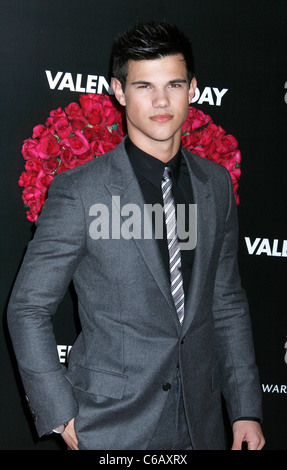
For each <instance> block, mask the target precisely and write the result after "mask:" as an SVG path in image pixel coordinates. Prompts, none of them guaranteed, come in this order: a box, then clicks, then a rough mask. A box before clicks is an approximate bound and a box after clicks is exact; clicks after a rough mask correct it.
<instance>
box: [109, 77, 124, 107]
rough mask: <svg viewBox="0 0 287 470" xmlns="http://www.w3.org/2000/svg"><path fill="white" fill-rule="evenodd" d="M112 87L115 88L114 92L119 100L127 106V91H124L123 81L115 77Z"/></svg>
mask: <svg viewBox="0 0 287 470" xmlns="http://www.w3.org/2000/svg"><path fill="white" fill-rule="evenodd" d="M112 88H113V90H114V94H115V97H116V98H117V100H118V102H119V103H120V104H121V105H122V106H125V105H126V98H125V93H124V90H123V87H122V84H121V82H120V81H119V80H118V79H117V78H114V79H113V82H112Z"/></svg>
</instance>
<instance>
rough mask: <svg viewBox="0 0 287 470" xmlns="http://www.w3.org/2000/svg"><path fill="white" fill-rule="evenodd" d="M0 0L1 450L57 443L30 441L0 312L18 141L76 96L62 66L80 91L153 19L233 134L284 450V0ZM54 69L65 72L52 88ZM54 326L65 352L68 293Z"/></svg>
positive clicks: (272, 421)
mask: <svg viewBox="0 0 287 470" xmlns="http://www.w3.org/2000/svg"><path fill="white" fill-rule="evenodd" d="M0 6H1V15H0V37H1V41H0V44H1V86H0V91H1V140H0V148H1V172H0V177H1V184H0V191H1V198H0V201H1V216H2V217H1V233H0V237H1V285H0V289H1V310H2V316H3V328H1V387H0V390H1V397H0V406H1V417H0V427H1V429H0V433H1V434H0V448H1V449H3V450H21V449H29V450H57V449H60V448H61V447H60V444H59V442H60V441H59V440H58V439H57V438H53V437H52V438H51V437H49V438H46V439H41V440H39V439H38V438H37V435H36V433H35V430H34V427H33V423H32V421H31V418H30V416H29V412H28V411H27V409H26V404H25V400H24V396H23V390H22V386H21V384H20V382H19V377H18V372H17V370H16V367H15V361H14V356H13V352H12V349H11V344H10V340H9V336H8V334H7V327H6V320H5V313H6V307H7V302H8V298H9V294H10V291H11V288H12V285H13V282H14V279H15V275H16V272H17V270H18V268H19V265H20V262H21V259H22V257H23V254H24V251H25V248H26V246H27V243H28V241H29V240H30V238H31V236H32V232H33V224H32V223H31V222H29V221H28V220H27V219H26V214H25V210H24V209H23V204H22V200H21V189H20V188H19V187H18V184H17V181H18V178H19V176H20V174H21V173H22V171H23V169H24V160H23V158H22V156H21V147H22V142H23V140H24V139H27V138H29V137H31V135H32V128H33V127H34V126H35V125H37V124H39V123H44V122H45V120H46V118H47V117H48V115H49V113H50V111H51V110H53V109H56V108H58V107H60V106H61V107H65V106H66V105H68V104H69V103H70V102H72V101H78V96H79V94H80V93H79V92H77V91H72V86H70V87H69V88H67V87H64V88H63V89H61V86H60V84H61V79H62V78H63V77H64V74H65V73H70V74H71V77H72V80H73V83H74V85H75V84H76V79H77V76H78V75H79V74H81V75H82V77H81V86H82V87H84V88H85V86H86V81H87V77H88V76H90V75H96V76H98V77H104V78H105V79H106V81H107V82H109V78H108V77H109V54H110V49H111V45H112V41H113V38H114V37H115V35H117V33H118V32H122V31H124V30H125V29H126V28H128V27H129V26H131V25H132V24H134V23H135V22H137V21H139V20H150V19H158V20H167V21H169V22H173V23H176V24H177V25H178V26H179V27H180V28H181V29H183V30H184V31H185V33H186V34H187V35H188V36H189V37H190V38H191V40H192V42H193V47H194V54H195V59H196V72H197V80H198V92H197V99H196V101H195V102H194V103H193V105H194V106H195V107H197V108H198V109H201V110H202V111H203V112H205V113H206V114H209V115H210V116H211V117H212V118H213V120H214V122H215V123H216V124H220V125H221V126H222V127H223V128H224V129H225V130H226V131H227V132H228V133H231V134H232V135H234V136H235V137H236V138H237V140H238V142H239V148H240V150H241V153H242V175H241V178H240V185H239V192H240V205H239V208H238V211H239V222H240V240H239V262H240V268H241V274H242V282H243V285H244V287H245V289H246V291H247V294H248V298H249V302H250V310H251V318H252V323H253V330H254V340H255V348H256V355H257V362H258V366H259V370H260V377H261V382H262V390H263V406H264V424H263V429H264V433H265V436H266V440H267V444H266V447H265V449H267V450H281V449H282V450H283V449H287V431H286V418H287V380H286V372H287V358H286V357H285V348H286V347H285V342H286V341H287V325H286V287H285V286H286V261H287V241H286V239H287V236H286V196H287V192H286V174H287V173H286V144H287V142H286V111H287V67H286V45H287V44H286V25H287V21H286V20H287V15H286V11H287V8H286V1H285V0H276V1H273V2H270V1H266V0H260V1H256V0H188V1H182V0H156V1H154V0H144V1H141V0H138V1H136V2H135V1H133V0H110V1H109V2H106V1H102V0H82V1H81V2H79V1H73V0H58V1H57V2H56V1H54V2H53V1H52V2H47V1H44V0H25V1H23V0H0ZM46 71H50V83H49V80H48V78H47V73H46ZM57 72H63V73H62V76H61V79H59V81H58V82H57V83H56V80H55V86H54V88H52V85H51V83H52V80H54V79H55V77H56V75H57ZM66 77H67V76H66ZM70 83H71V82H70ZM66 84H67V82H66ZM62 85H63V83H62ZM75 86H76V85H75ZM78 86H79V84H78ZM59 88H60V89H59ZM215 89H217V90H219V92H221V93H222V94H221V99H217V98H216V91H215ZM223 90H226V91H223ZM95 91H97V92H99V91H101V90H100V89H96V90H95ZM102 91H103V92H104V93H108V91H107V90H106V89H105V88H104V89H103V90H102ZM256 239H260V240H257V241H256ZM276 240H277V241H276ZM255 242H256V244H255ZM255 246H256V248H255ZM276 247H277V249H276ZM71 318H72V319H73V318H74V322H71ZM54 327H55V333H56V337H57V342H58V344H59V352H60V356H61V360H64V358H65V352H66V349H67V347H68V345H70V344H72V342H73V341H74V339H75V335H76V332H77V329H78V325H77V319H76V315H75V314H74V302H73V294H72V292H71V291H69V292H68V293H67V295H66V297H65V299H64V301H63V302H62V304H61V305H60V307H59V314H58V315H57V316H56V318H55V320H54Z"/></svg>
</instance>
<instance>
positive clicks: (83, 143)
mask: <svg viewBox="0 0 287 470" xmlns="http://www.w3.org/2000/svg"><path fill="white" fill-rule="evenodd" d="M62 142H63V144H65V145H66V146H67V147H70V149H71V151H72V152H73V153H74V155H82V154H83V153H85V152H87V151H88V150H89V148H90V145H89V142H88V141H87V139H86V137H84V136H83V134H82V133H81V132H80V131H75V135H72V136H71V137H69V138H68V139H64V140H63V141H62Z"/></svg>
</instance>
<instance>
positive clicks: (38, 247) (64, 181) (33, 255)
mask: <svg viewBox="0 0 287 470" xmlns="http://www.w3.org/2000/svg"><path fill="white" fill-rule="evenodd" d="M71 180H72V178H70V177H68V176H66V175H65V174H61V175H58V176H57V177H56V178H55V179H54V181H53V182H52V184H51V186H50V188H49V197H48V199H47V201H46V202H45V204H44V207H43V211H42V214H41V215H40V217H39V219H38V222H37V230H36V233H35V236H34V239H33V240H32V241H31V242H30V244H29V246H28V249H27V253H26V255H25V258H24V261H23V263H22V266H21V269H20V271H19V274H18V276H17V279H16V283H15V286H14V288H13V292H12V295H11V299H10V302H9V306H8V327H9V331H10V335H11V339H12V343H13V347H14V351H15V354H16V358H17V361H18V366H19V371H20V374H21V378H22V381H23V385H24V389H25V392H26V397H27V400H28V402H29V407H30V409H31V411H32V414H33V417H34V421H35V425H36V428H37V431H38V434H39V435H40V436H42V435H44V434H46V433H48V432H49V431H51V429H54V428H55V427H57V426H59V425H60V424H63V423H64V422H67V421H69V420H70V419H71V418H73V417H74V416H75V415H76V414H77V403H76V401H75V399H74V396H73V392H72V389H71V386H70V384H69V382H68V381H67V380H66V378H65V372H66V369H65V367H64V366H62V365H61V363H60V361H59V357H58V352H57V346H56V340H55V336H54V333H53V327H52V322H51V316H52V315H54V314H55V313H56V310H57V306H58V304H59V302H60V301H61V300H62V298H63V296H64V294H65V292H66V290H67V287H68V285H69V283H70V281H71V278H72V276H73V272H74V271H75V269H76V267H77V265H78V263H79V262H80V260H81V257H82V255H83V253H84V250H85V240H86V235H85V223H84V211H83V207H82V205H81V199H80V197H78V194H77V191H76V190H75V188H74V187H73V183H72V181H71Z"/></svg>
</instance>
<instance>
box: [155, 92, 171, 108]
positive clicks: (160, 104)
mask: <svg viewBox="0 0 287 470" xmlns="http://www.w3.org/2000/svg"><path fill="white" fill-rule="evenodd" d="M152 104H153V107H154V108H166V107H168V106H169V98H168V94H167V92H166V90H155V91H154V95H153V102H152Z"/></svg>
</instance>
